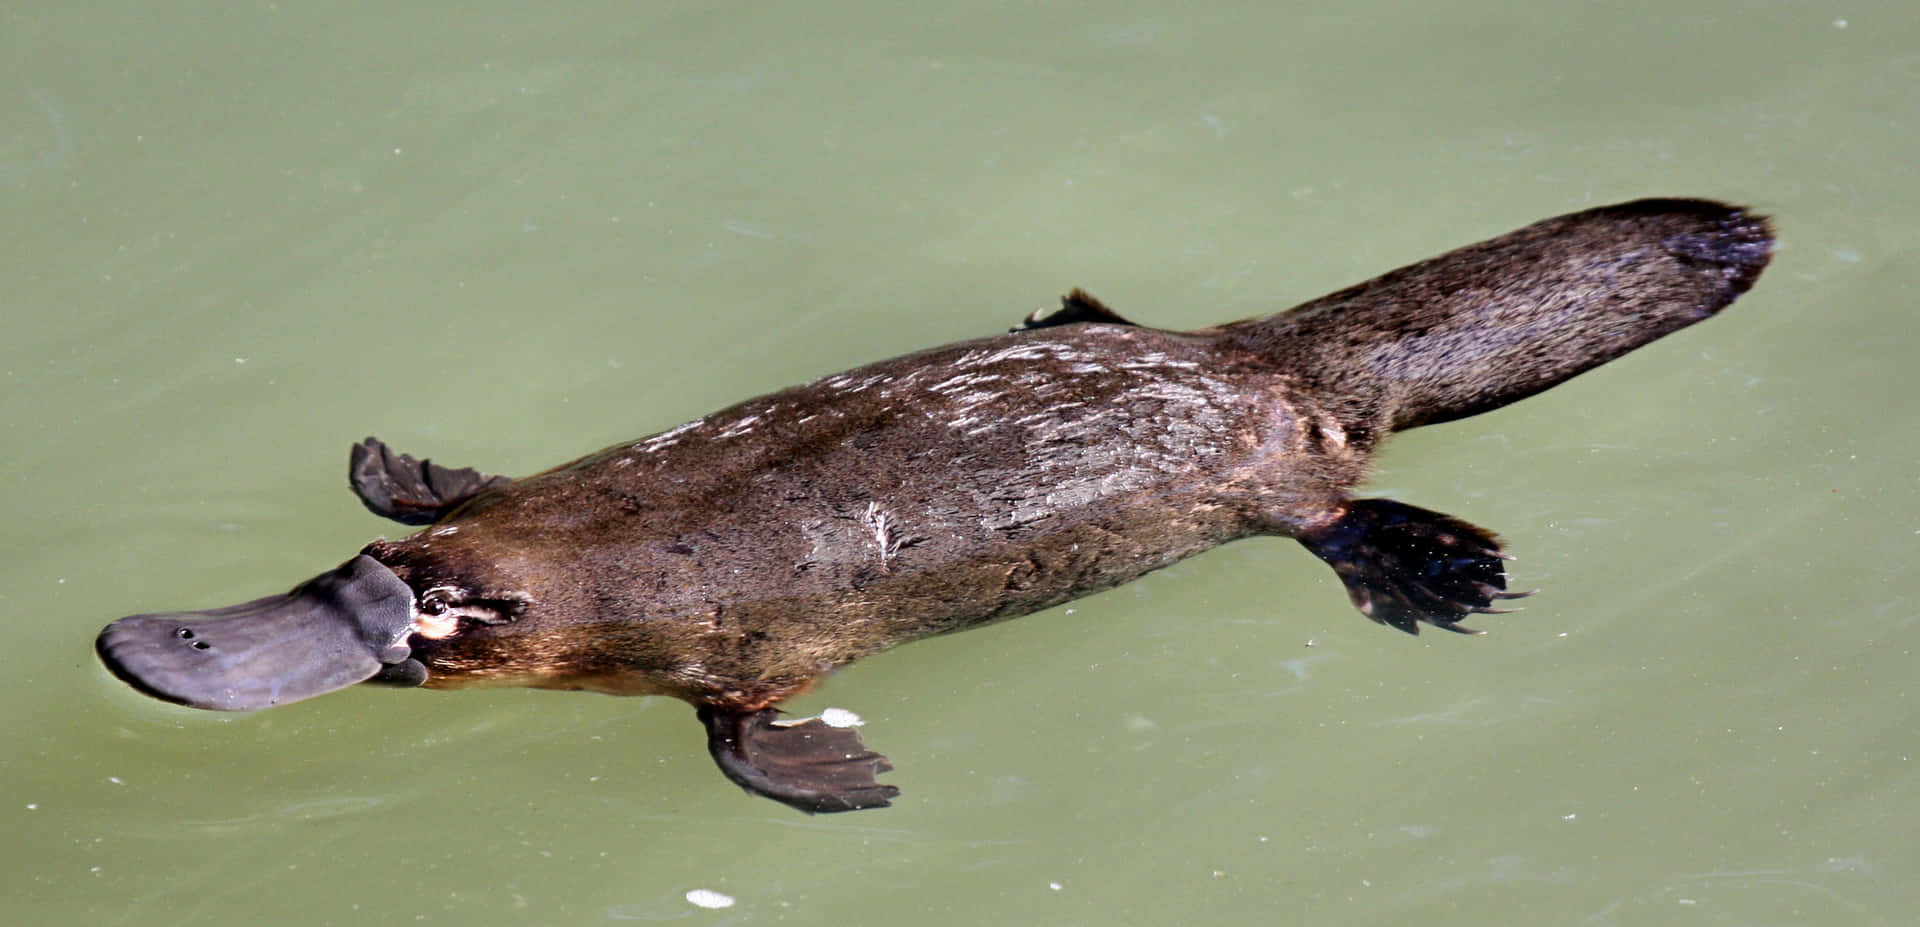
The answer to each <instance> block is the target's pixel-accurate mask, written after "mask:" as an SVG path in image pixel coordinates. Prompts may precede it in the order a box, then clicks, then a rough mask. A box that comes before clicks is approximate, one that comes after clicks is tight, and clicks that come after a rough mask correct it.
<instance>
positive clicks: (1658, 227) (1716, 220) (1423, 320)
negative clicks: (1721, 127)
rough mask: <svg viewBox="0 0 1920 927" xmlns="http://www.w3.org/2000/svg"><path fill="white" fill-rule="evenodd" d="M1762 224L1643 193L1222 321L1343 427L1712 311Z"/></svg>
mask: <svg viewBox="0 0 1920 927" xmlns="http://www.w3.org/2000/svg"><path fill="white" fill-rule="evenodd" d="M1772 240H1773V239H1772V236H1771V233H1770V231H1769V229H1768V224H1767V220H1766V219H1765V218H1764V217H1762V216H1757V215H1753V214H1750V213H1747V212H1745V211H1743V210H1741V209H1739V208H1736V207H1732V206H1727V205H1723V204H1721V203H1715V202H1711V201H1707V200H1666V199H1653V200H1639V201H1636V202H1631V203H1622V204H1619V205H1615V206H1605V207H1601V208H1599V209H1591V210H1587V211H1585V212H1577V213H1572V214H1570V215H1565V216H1559V217H1556V218H1552V219H1548V220H1545V221H1543V222H1537V223H1535V224H1533V225H1530V226H1527V227H1526V228H1523V229H1519V230H1518V231H1514V232H1511V233H1508V234H1506V235H1502V236H1500V237H1499V238H1494V239H1490V240H1488V241H1484V242H1481V243H1479V244H1476V245H1469V246H1467V247H1465V248H1461V249H1459V250H1457V251H1451V252H1448V253H1446V254H1443V255H1440V256H1439V257H1435V258H1431V259H1429V260H1426V261H1421V262H1420V263H1418V264H1413V265H1410V266H1408V267H1404V268H1401V269H1399V270H1396V271H1393V272H1392V273H1388V274H1386V275H1384V276H1381V277H1377V278H1375V279H1373V280H1370V281H1368V282H1366V283H1362V284H1360V285H1358V286H1355V287H1350V288H1348V289H1345V290H1341V291H1340V292H1338V293H1333V294H1331V295H1328V296H1324V297H1322V298H1320V299H1316V300H1314V301H1312V302H1309V303H1306V304H1304V305H1301V306H1298V307H1296V308H1294V309H1291V310H1288V311H1286V312H1283V313H1280V314H1278V315H1273V316H1268V317H1266V318H1260V319H1249V320H1247V321H1244V322H1236V323H1233V324H1231V325H1227V326H1224V327H1223V328H1222V332H1223V334H1224V335H1225V337H1226V338H1227V339H1228V340H1229V341H1230V342H1234V343H1237V344H1238V346H1239V347H1241V348H1243V349H1244V350H1246V351H1247V352H1249V353H1250V354H1253V355H1257V356H1259V357H1263V358H1266V359H1267V360H1269V361H1270V362H1272V363H1274V364H1275V365H1276V366H1277V368H1278V369H1279V371H1280V372H1281V373H1282V374H1283V375H1284V376H1287V377H1289V378H1290V379H1293V380H1294V381H1295V382H1296V383H1298V384H1299V385H1300V386H1302V387H1304V388H1305V392H1307V393H1308V394H1310V395H1313V396H1315V397H1319V398H1320V399H1321V400H1322V402H1323V403H1325V404H1326V407H1325V408H1326V411H1327V412H1329V413H1330V414H1332V415H1334V416H1335V418H1336V419H1338V420H1339V421H1340V423H1341V425H1342V426H1343V427H1345V428H1346V429H1347V431H1348V439H1349V440H1351V441H1354V442H1356V443H1361V444H1363V445H1364V444H1371V443H1373V442H1375V441H1377V440H1378V439H1380V438H1382V437H1384V436H1385V432H1388V431H1398V430H1401V429H1405V428H1413V427H1415V426H1418V425H1429V424H1433V423H1435V422H1445V421H1450V420H1452V419H1457V418H1463V417H1465V416H1469V415H1474V414H1477V413H1480V412H1485V411H1488V410H1490V409H1495V408H1498V407H1500V406H1503V405H1506V404H1507V403H1510V402H1513V401H1515V400H1518V399H1524V398H1526V397H1527V396H1531V395H1533V394H1534V393H1537V392H1540V391H1541V390H1544V389H1546V388H1548V387H1550V386H1553V385H1554V384H1556V383H1559V382H1561V381H1563V380H1566V379H1567V378H1569V377H1572V376H1574V375H1576V374H1579V373H1582V372H1584V371H1587V370H1590V369H1592V368H1594V367H1597V366H1599V365H1601V364H1604V363H1606V362H1607V361H1610V360H1613V359H1614V358H1616V357H1619V356H1620V355H1622V354H1625V353H1627V352H1628V351H1631V350H1633V349H1634V348H1637V347H1640V346H1641V345H1644V344H1646V343H1648V342H1650V341H1653V340H1654V339H1657V338H1659V337H1661V336H1663V335H1666V334H1669V333H1672V332H1674V331H1677V330H1679V329H1681V328H1685V327H1686V326H1688V325H1691V324H1693V323H1695V322H1698V321H1700V320H1702V319H1705V318H1708V317H1710V316H1712V315H1713V314H1715V313H1716V312H1718V311H1720V310H1721V309H1722V308H1725V307H1726V306H1727V304H1729V303H1731V302H1733V301H1734V299H1735V298H1737V297H1738V296H1739V295H1740V294H1741V293H1744V292H1746V290H1747V288H1748V287H1749V286H1752V285H1753V282H1754V280H1755V279H1756V278H1758V277H1759V275H1760V272H1761V270H1763V269H1765V267H1766V266H1767V260H1768V258H1769V257H1770V256H1771V246H1772Z"/></svg>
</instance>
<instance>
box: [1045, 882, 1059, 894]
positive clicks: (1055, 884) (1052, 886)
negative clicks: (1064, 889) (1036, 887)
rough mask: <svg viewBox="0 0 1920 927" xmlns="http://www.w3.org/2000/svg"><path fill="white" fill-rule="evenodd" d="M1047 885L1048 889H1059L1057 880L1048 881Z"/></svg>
mask: <svg viewBox="0 0 1920 927" xmlns="http://www.w3.org/2000/svg"><path fill="white" fill-rule="evenodd" d="M1047 887H1048V888H1050V889H1053V890H1054V891H1056V892H1057V891H1059V890H1060V883H1058V882H1048V883H1047Z"/></svg>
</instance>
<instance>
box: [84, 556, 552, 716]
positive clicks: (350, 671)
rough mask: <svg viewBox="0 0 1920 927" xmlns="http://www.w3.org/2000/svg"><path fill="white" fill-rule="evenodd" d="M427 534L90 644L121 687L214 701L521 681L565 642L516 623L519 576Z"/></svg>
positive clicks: (521, 600)
mask: <svg viewBox="0 0 1920 927" xmlns="http://www.w3.org/2000/svg"><path fill="white" fill-rule="evenodd" d="M426 540H427V539H426V538H424V537H422V538H417V539H414V540H412V541H376V542H374V543H372V544H369V545H367V547H366V549H365V550H364V551H362V552H361V554H360V555H359V556H356V557H354V558H353V559H352V560H349V561H347V562H346V563H344V564H342V565H341V566H340V567H339V568H337V569H335V570H333V571H331V572H328V573H323V574H321V575H320V576H316V577H314V578H313V579H310V580H308V581H306V582H305V583H302V584H300V585H299V586H298V587H296V588H295V589H294V590H293V591H291V592H288V593H286V594H284V595H276V596H268V597H266V598H263V599H255V600H254V601H251V602H246V603H243V604H240V605H233V606H229V607H226V608H216V609H210V610H206V611H184V612H162V613H154V614H145V615H133V616H130V617H127V618H122V619H120V620H118V621H115V622H113V623H112V624H110V625H108V626H107V627H106V629H105V630H103V631H101V632H100V637H99V639H98V640H97V641H96V644H95V647H96V649H97V650H98V652H99V654H100V659H101V661H102V662H104V663H105V664H106V665H107V668H108V669H109V670H111V671H112V672H113V674H114V675H115V676H118V677H120V678H121V679H122V680H124V681H126V682H127V683H129V684H130V685H132V686H133V687H134V688H136V689H139V690H140V691H142V692H145V693H147V694H148V695H152V696H154V697H156V698H160V699H164V700H166V701H169V702H176V703H179V704H182V705H187V706H191V707H194V708H209V709H215V710H222V711H250V710H254V709H259V708H270V707H273V706H276V705H285V704H287V703H289V702H296V701H300V700H301V699H307V698H312V697H314V696H316V695H323V694H325V693H328V692H332V691H334V690H336V689H343V688H346V687H347V686H350V685H353V684H355V683H359V682H368V681H372V682H378V683H385V684H391V685H401V686H419V685H433V686H461V685H486V684H503V683H504V684H515V683H518V684H528V683H529V677H531V676H537V675H539V674H538V673H537V672H536V671H534V670H532V669H528V665H529V661H535V660H538V659H540V658H541V657H542V656H543V655H545V654H546V653H547V652H548V651H550V650H554V649H556V647H557V648H558V649H561V650H564V649H566V647H565V645H564V644H555V643H554V642H553V641H551V640H549V638H550V635H543V634H541V633H539V630H538V629H539V628H541V627H543V626H544V625H545V624H546V623H545V622H542V621H539V620H533V621H528V622H526V623H524V624H521V623H518V622H520V619H521V618H522V617H523V614H524V612H525V611H526V607H527V605H528V603H529V602H530V601H531V599H532V597H531V596H530V595H528V593H527V592H526V591H524V589H526V588H532V587H530V586H528V585H527V584H526V583H523V582H521V581H520V580H521V579H522V578H521V577H519V576H517V575H515V574H514V573H513V571H511V570H503V569H500V568H498V567H496V566H494V565H491V564H485V563H481V562H477V558H474V557H469V556H465V554H466V553H467V552H465V551H461V550H457V549H456V550H449V551H445V552H444V554H443V552H442V551H441V550H438V549H434V548H432V547H429V546H428V545H427V544H425V543H422V542H423V541H426ZM449 555H450V556H449ZM470 562H473V563H472V565H470ZM536 572H537V571H536ZM482 632H490V633H482ZM475 638H479V639H478V640H475ZM476 648H477V649H476ZM436 655H438V656H437V658H436ZM556 659H564V656H562V657H556Z"/></svg>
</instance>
